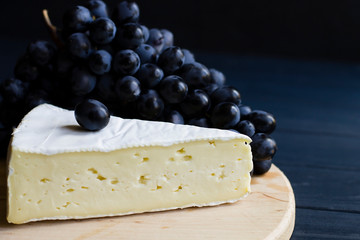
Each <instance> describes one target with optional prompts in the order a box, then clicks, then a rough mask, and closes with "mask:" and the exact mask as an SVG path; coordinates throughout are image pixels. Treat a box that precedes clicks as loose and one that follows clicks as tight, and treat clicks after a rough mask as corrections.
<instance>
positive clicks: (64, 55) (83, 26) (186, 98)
mask: <svg viewBox="0 0 360 240" xmlns="http://www.w3.org/2000/svg"><path fill="white" fill-rule="evenodd" d="M139 16H140V10H139V7H138V5H137V4H136V3H135V2H127V1H122V2H120V3H118V4H117V5H116V7H115V8H114V9H113V10H112V11H109V9H108V8H107V6H106V4H105V3H104V2H103V1H101V0H89V1H88V2H87V3H86V4H85V6H74V7H73V8H71V9H69V10H67V11H66V12H65V13H64V15H63V25H62V28H61V30H58V31H57V32H55V34H53V36H55V39H54V40H55V41H54V43H53V42H49V41H42V40H38V41H34V42H31V43H30V44H29V45H28V47H27V50H26V53H25V54H24V55H23V56H22V57H21V58H20V59H19V60H18V62H17V63H16V65H15V69H14V77H12V78H9V79H6V80H5V81H3V84H2V85H1V88H0V108H1V115H0V137H1V139H0V141H1V142H0V144H1V148H2V149H3V150H2V151H3V153H4V152H5V151H6V145H7V142H8V141H9V138H10V133H11V129H12V127H14V126H17V124H18V123H19V121H20V120H21V118H22V117H23V116H24V115H25V114H26V113H27V112H28V111H29V110H31V109H32V108H33V107H35V106H37V105H39V104H42V103H51V104H54V105H57V106H60V107H63V108H67V109H75V107H76V106H77V105H78V104H79V103H81V104H82V105H80V107H78V108H79V109H80V110H79V112H80V113H85V112H87V111H88V110H86V108H87V107H89V108H91V106H94V104H93V102H91V101H93V100H90V101H89V99H96V100H98V101H100V102H101V103H103V104H105V105H106V106H107V108H108V109H109V111H110V113H111V115H114V116H120V117H123V118H137V119H145V120H154V121H167V122H172V123H176V124H189V125H196V126H201V127H207V128H212V127H214V128H220V129H230V130H233V131H237V132H239V133H243V134H246V135H248V136H249V137H251V138H252V140H253V142H252V143H251V147H252V154H253V161H254V166H255V168H254V173H255V174H262V173H264V172H267V171H268V170H269V168H270V165H271V161H272V158H273V156H274V154H275V152H276V150H277V146H276V143H275V141H274V140H273V139H272V138H271V137H270V134H271V133H272V132H273V130H274V129H275V119H274V117H273V115H272V114H270V113H267V112H265V111H260V110H252V109H251V108H250V107H249V106H248V105H244V104H243V103H242V101H241V96H240V93H239V91H238V90H237V89H235V88H234V87H231V86H228V85H226V79H225V76H224V74H223V73H222V72H220V71H218V70H216V69H211V68H210V69H209V68H207V67H206V66H205V65H203V64H201V63H199V62H197V61H196V60H195V57H194V54H193V53H191V52H190V51H189V50H187V49H184V48H181V47H179V46H175V45H174V35H173V34H172V32H170V31H169V30H167V29H160V28H159V29H158V28H150V29H149V28H148V27H146V26H145V25H142V24H141V23H139ZM84 106H85V107H84ZM97 106H99V104H97ZM101 106H102V105H101ZM99 114H100V113H99ZM103 116H105V117H103V119H105V120H104V121H105V122H106V121H107V120H106V119H107V115H106V114H105V115H103ZM79 119H80V121H81V122H82V123H84V124H85V125H86V121H87V120H86V119H84V118H81V114H80V116H79ZM91 124H92V129H97V128H98V129H100V128H101V127H103V126H102V124H100V125H97V124H96V122H95V123H94V122H92V123H91Z"/></svg>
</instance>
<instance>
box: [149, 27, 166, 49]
mask: <svg viewBox="0 0 360 240" xmlns="http://www.w3.org/2000/svg"><path fill="white" fill-rule="evenodd" d="M146 43H147V44H149V45H151V46H153V47H154V48H155V50H156V52H157V53H160V52H161V51H162V50H163V48H164V44H165V41H164V35H163V34H162V33H161V31H160V30H159V29H157V28H152V29H150V31H149V39H148V40H147V42H146Z"/></svg>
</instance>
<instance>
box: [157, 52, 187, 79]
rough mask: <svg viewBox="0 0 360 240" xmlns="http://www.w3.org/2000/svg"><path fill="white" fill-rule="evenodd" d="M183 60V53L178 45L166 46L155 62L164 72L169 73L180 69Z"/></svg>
mask: <svg viewBox="0 0 360 240" xmlns="http://www.w3.org/2000/svg"><path fill="white" fill-rule="evenodd" d="M184 61H185V56H184V53H183V52H182V51H181V49H180V48H179V47H168V48H167V49H165V50H164V51H163V52H162V53H161V54H160V56H159V59H158V61H157V64H158V65H159V66H160V67H161V68H162V70H164V72H165V73H166V74H171V73H173V72H175V71H176V70H178V69H180V68H181V67H182V66H183V64H184Z"/></svg>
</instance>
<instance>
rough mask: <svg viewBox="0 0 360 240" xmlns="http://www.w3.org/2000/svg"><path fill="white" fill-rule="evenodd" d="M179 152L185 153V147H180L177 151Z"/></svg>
mask: <svg viewBox="0 0 360 240" xmlns="http://www.w3.org/2000/svg"><path fill="white" fill-rule="evenodd" d="M176 152H177V153H180V154H184V153H185V149H184V148H180V149H179V150H177V151H176Z"/></svg>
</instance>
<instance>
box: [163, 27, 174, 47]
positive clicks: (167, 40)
mask: <svg viewBox="0 0 360 240" xmlns="http://www.w3.org/2000/svg"><path fill="white" fill-rule="evenodd" d="M160 32H161V33H162V34H163V36H164V48H163V49H166V48H168V47H172V46H173V45H174V35H173V33H172V32H170V31H169V30H167V29H161V30H160Z"/></svg>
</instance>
